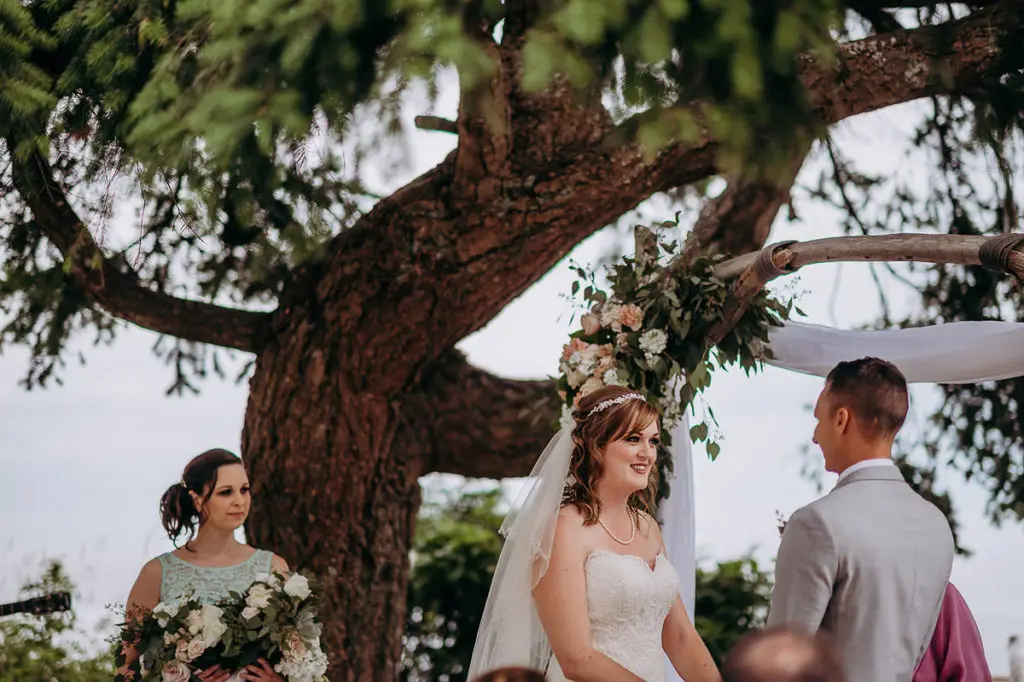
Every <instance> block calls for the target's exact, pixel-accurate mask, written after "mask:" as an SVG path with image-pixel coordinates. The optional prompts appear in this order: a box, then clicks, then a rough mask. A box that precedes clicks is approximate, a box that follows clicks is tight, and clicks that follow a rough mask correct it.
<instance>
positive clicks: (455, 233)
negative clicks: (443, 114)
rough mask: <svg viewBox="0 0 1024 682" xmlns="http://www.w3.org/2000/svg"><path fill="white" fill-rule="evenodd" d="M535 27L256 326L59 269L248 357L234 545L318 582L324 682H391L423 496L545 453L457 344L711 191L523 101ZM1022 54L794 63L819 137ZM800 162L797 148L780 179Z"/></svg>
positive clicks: (748, 209) (69, 247)
mask: <svg viewBox="0 0 1024 682" xmlns="http://www.w3.org/2000/svg"><path fill="white" fill-rule="evenodd" d="M884 4H889V3H884ZM533 7H534V3H532V2H529V1H527V0H519V1H516V0H510V1H509V2H507V3H506V11H507V13H508V17H507V19H506V23H505V27H504V32H503V37H502V43H501V44H500V45H496V44H489V43H486V41H487V40H488V39H487V37H486V32H483V33H482V34H481V36H480V40H482V41H485V48H486V49H488V50H489V51H491V52H492V53H493V54H496V55H497V56H498V57H499V60H500V63H501V69H500V71H499V74H498V75H497V77H496V78H495V79H494V81H493V82H492V83H490V84H489V86H488V87H485V88H481V89H479V90H477V91H474V92H471V93H464V96H465V99H464V101H463V104H462V106H461V107H460V112H459V118H458V120H457V121H455V122H453V123H454V125H453V126H452V127H451V128H450V130H451V131H453V132H456V133H457V135H458V138H459V144H458V148H457V150H456V151H455V152H454V153H453V154H452V155H451V156H450V157H449V158H448V159H447V160H446V161H444V162H443V163H442V164H440V165H439V166H438V167H437V168H434V169H432V170H431V171H429V172H427V173H425V174H424V175H423V176H422V177H420V178H419V179H417V180H416V181H414V182H413V183H411V184H410V185H408V186H406V187H405V188H403V189H401V190H399V191H398V192H396V193H395V194H394V195H392V196H390V197H388V198H386V199H384V200H382V201H381V202H380V203H379V204H378V205H377V206H376V207H375V208H374V209H373V210H372V211H370V212H369V213H368V214H367V215H366V216H365V217H364V218H363V219H362V220H361V221H360V223H359V224H358V225H357V226H355V227H354V228H352V229H351V230H348V231H346V232H344V233H342V234H341V235H339V236H338V237H337V238H335V239H334V240H333V241H332V242H331V243H330V244H328V245H327V247H326V251H325V252H326V254H327V255H326V256H325V257H324V258H323V259H322V260H320V261H317V262H315V263H312V264H310V265H307V266H305V267H303V268H301V269H300V270H298V271H296V272H295V273H294V277H293V278H292V281H291V282H290V283H289V284H288V285H287V286H286V287H285V290H284V292H283V294H282V296H281V299H280V301H279V306H278V309H277V310H276V311H275V312H274V313H272V314H271V315H270V316H269V317H264V316H262V315H255V314H251V313H240V312H239V311H230V310H221V309H216V307H215V306H208V305H206V304H196V303H189V302H181V301H179V300H177V299H173V298H172V297H166V296H163V295H162V294H156V293H154V292H152V291H149V290H147V289H145V287H142V285H141V284H140V283H139V282H138V281H137V280H136V279H134V276H133V275H132V274H131V273H130V272H127V271H126V270H124V269H123V268H122V267H120V266H118V267H114V266H113V265H112V264H109V263H108V261H106V260H102V259H101V260H100V261H99V263H100V267H99V268H98V269H96V268H92V269H90V268H84V267H77V266H76V267H74V269H73V271H72V272H73V274H74V275H75V277H76V280H77V281H78V282H79V285H80V286H82V287H83V289H84V290H85V291H86V293H87V294H88V295H89V296H91V297H92V298H93V300H94V301H95V302H96V303H97V304H98V305H100V306H103V307H105V308H106V309H107V310H108V311H110V312H111V314H114V315H117V316H120V317H124V318H125V319H128V320H130V321H132V322H134V323H136V324H139V325H141V326H144V327H147V328H150V329H155V330H157V331H160V332H162V333H166V334H171V335H174V336H179V337H181V338H185V339H191V340H198V341H204V342H210V343H217V344H222V345H227V346H231V347H235V348H243V349H247V350H252V351H254V352H256V353H257V363H256V368H255V373H254V375H253V378H252V381H251V393H250V399H249V404H248V407H247V410H246V416H245V427H244V432H243V439H242V450H243V456H244V457H245V458H246V460H247V462H248V463H249V465H250V468H251V477H252V481H253V486H254V491H255V499H256V504H255V506H254V508H253V513H252V516H251V518H250V521H249V523H248V526H247V532H248V534H249V537H250V538H251V539H252V541H253V542H255V543H256V544H258V545H262V546H265V547H268V548H271V549H274V550H275V551H277V552H279V553H280V554H282V555H283V556H285V557H286V558H287V559H288V560H289V562H290V563H291V564H292V565H293V566H294V567H297V568H301V569H311V570H313V571H314V572H315V573H316V574H317V575H318V576H319V578H320V579H321V580H322V581H323V587H324V589H325V595H326V601H327V606H328V611H327V614H326V615H327V618H328V619H329V622H328V626H327V630H326V634H325V637H326V641H327V644H328V647H329V648H330V650H331V652H332V656H333V660H334V664H333V668H332V673H331V675H332V679H334V680H367V679H381V680H385V679H393V676H394V671H395V665H396V662H397V660H398V655H399V645H400V640H401V633H402V629H403V625H404V618H405V613H404V605H405V595H406V583H407V574H408V551H409V547H410V541H411V537H412V532H413V527H414V521H415V516H416V512H417V508H418V504H419V489H418V484H417V479H418V477H419V476H420V475H421V474H424V473H427V472H428V471H431V470H438V471H449V472H453V473H461V474H466V475H484V476H506V475H516V474H522V473H525V472H526V471H527V470H528V468H529V463H530V461H531V459H532V457H534V456H535V455H536V453H537V452H539V450H540V448H541V447H542V446H543V443H544V441H546V439H547V437H548V435H549V433H550V426H549V424H550V423H551V422H550V421H548V419H547V415H550V414H553V413H554V410H553V407H552V403H551V402H550V401H551V400H552V394H551V393H550V392H548V390H547V388H546V384H545V382H517V381H509V380H503V379H499V378H496V377H492V376H490V375H488V374H487V373H486V372H483V371H480V370H476V369H474V368H472V367H470V366H469V365H468V364H467V363H466V362H465V360H464V359H463V358H462V357H461V356H460V355H459V354H457V353H455V352H454V351H453V350H452V349H453V347H454V346H455V344H456V343H457V342H458V341H460V340H461V339H462V338H464V337H465V336H466V335H467V334H469V333H471V332H473V331H475V330H477V329H479V328H480V327H482V326H483V325H484V324H486V323H487V322H488V321H490V320H491V319H492V318H493V317H494V316H495V315H497V314H498V313H499V312H500V311H501V310H502V309H503V308H504V307H505V306H506V305H507V304H508V303H509V302H510V301H512V300H513V299H514V298H516V297H517V296H518V295H519V294H521V293H522V292H523V291H524V290H525V289H526V288H527V287H529V286H530V285H531V284H532V283H534V282H535V281H537V280H538V279H539V278H540V277H541V276H542V275H543V274H544V273H545V272H547V271H548V270H549V269H550V268H551V267H552V266H553V265H555V264H556V263H557V262H558V261H559V260H561V259H562V258H563V257H564V256H565V255H566V254H567V253H568V252H569V251H570V250H571V249H572V248H573V246H575V245H576V244H577V243H579V242H580V241H581V240H582V239H583V238H585V237H586V236H588V235H589V234H591V233H593V232H594V231H596V230H598V229H600V228H601V227H603V226H604V225H606V224H609V223H610V222H612V221H614V220H615V219H616V218H617V217H618V216H620V215H621V214H622V213H624V212H625V211H627V210H629V209H631V208H633V207H635V206H636V205H637V204H638V203H640V202H641V201H643V200H644V199H646V198H648V197H649V196H651V195H652V194H654V193H656V192H659V191H665V190H668V189H671V188H673V187H678V186H681V185H685V184H687V183H690V182H694V181H697V180H701V179H704V178H707V177H709V176H711V175H713V174H714V173H715V172H716V169H715V165H714V160H715V143H714V141H713V140H710V139H704V140H701V141H698V142H697V143H694V144H690V145H681V144H680V145H675V146H672V147H670V148H668V149H666V150H664V151H663V152H662V153H661V154H659V155H658V156H657V157H656V158H654V159H653V160H645V158H644V156H643V154H642V153H641V151H640V150H639V149H638V148H637V147H635V146H619V147H612V148H609V147H608V146H607V145H601V144H598V143H599V142H602V141H603V140H606V139H615V138H617V137H619V136H618V135H617V132H618V131H616V130H615V129H614V128H613V126H612V124H611V121H610V118H609V116H608V114H607V112H606V111H605V110H604V109H603V108H602V107H601V106H600V100H599V97H597V96H595V97H593V98H591V102H590V103H589V105H584V106H580V105H578V100H577V102H574V101H573V99H572V97H571V96H570V95H569V93H568V92H567V91H565V89H563V88H555V89H553V90H552V91H550V92H548V93H544V94H542V95H529V94H526V93H523V92H520V91H519V90H518V89H517V87H516V83H517V75H518V71H519V69H520V66H519V65H520V54H519V50H520V47H521V45H522V36H523V35H524V34H525V32H526V31H527V30H528V29H529V27H530V23H531V21H532V18H533ZM1022 35H1024V31H1021V28H1020V24H1019V20H1018V19H1017V18H1016V16H1015V15H1014V13H1013V12H1011V11H1008V10H1006V9H1001V8H1000V7H996V8H995V9H993V10H991V11H983V12H976V13H975V14H974V15H972V16H971V17H968V18H967V19H963V20H959V21H955V22H951V24H950V25H949V26H947V27H945V28H944V30H936V29H926V30H920V31H901V32H899V33H896V34H892V35H884V36H872V37H869V38H866V39H864V40H861V41H856V42H853V43H849V44H846V45H844V46H842V47H840V49H839V52H840V60H839V65H838V67H836V68H835V69H824V68H821V67H820V66H817V65H816V64H815V63H814V62H812V61H811V60H810V59H807V60H804V61H803V62H802V63H801V74H802V77H803V79H804V81H805V83H806V84H807V85H808V87H809V88H810V89H811V91H812V94H813V101H814V102H815V107H816V110H817V112H818V114H819V115H820V117H821V119H822V121H823V122H824V123H826V124H830V123H835V122H837V121H840V120H842V119H844V118H847V117H849V116H853V115H856V114H859V113H865V112H868V111H873V110H876V109H879V108H883V107H886V106H891V105H894V104H898V103H901V102H906V101H909V100H913V99H916V98H919V97H924V96H929V95H938V94H943V93H948V92H950V91H951V90H954V89H961V88H966V87H969V86H971V85H974V84H978V83H980V82H983V81H984V80H986V79H990V78H993V77H996V76H998V73H999V72H1001V71H1003V70H1005V69H1008V68H1011V67H1012V66H1013V65H1009V64H1007V63H1006V60H1005V58H1004V57H1003V52H1002V50H1001V47H1002V45H1003V44H1004V43H1005V41H1007V40H1011V39H1013V40H1019V39H1020V38H1021V37H1022ZM625 125H627V126H628V125H629V123H628V122H627V123H626V124H625ZM17 142H18V141H17V140H8V143H9V148H17V146H18V144H17ZM805 151H806V150H794V156H793V167H792V174H793V175H795V173H796V171H797V170H798V169H799V165H800V163H801V159H802V158H803V155H804V153H805ZM40 169H43V170H42V171H41V170H40ZM12 172H13V175H14V177H15V179H16V182H18V189H19V191H20V192H21V193H22V194H23V195H24V197H25V199H26V202H27V203H28V205H29V206H30V207H31V209H32V211H33V212H34V213H35V215H36V218H37V220H38V222H39V224H40V227H41V229H43V230H44V231H45V232H46V234H47V235H48V236H49V237H50V239H51V241H52V242H53V244H54V245H55V246H56V247H57V248H58V249H59V250H60V251H61V253H62V254H63V256H64V257H65V258H66V259H71V260H72V261H73V265H74V262H75V258H76V255H81V253H82V252H81V251H80V249H82V248H85V249H86V251H85V253H86V255H90V256H91V255H92V254H98V253H99V250H98V247H96V246H95V244H94V243H92V240H91V237H89V235H88V230H86V229H85V226H84V225H83V224H82V222H81V221H80V220H79V219H78V218H77V216H75V215H74V212H73V211H72V210H71V208H70V206H69V205H68V203H67V201H66V199H65V198H64V197H63V195H62V193H61V192H60V191H58V190H59V188H57V187H56V185H55V183H53V182H52V178H50V179H47V177H46V173H45V164H41V165H38V164H37V165H31V164H19V165H18V166H17V167H16V168H14V169H13V170H12ZM789 182H791V179H790V180H788V181H786V182H782V183H775V184H772V185H771V186H767V185H764V184H761V183H758V182H756V181H747V180H737V181H736V182H734V183H732V185H731V186H730V187H729V189H728V190H727V191H726V193H725V194H724V195H723V196H722V197H721V198H720V199H719V200H717V201H716V202H715V203H714V204H713V205H712V206H711V207H710V208H709V209H708V211H707V213H706V214H705V216H704V218H703V219H702V221H701V223H700V225H699V226H698V227H697V230H698V233H699V234H701V235H702V236H703V237H704V238H705V239H706V240H707V241H709V242H717V243H718V244H719V245H720V246H721V247H722V248H723V249H724V250H727V251H729V252H732V253H740V252H745V251H752V250H756V249H757V248H759V247H760V246H761V245H762V243H763V241H764V239H765V237H766V236H767V232H768V228H769V226H770V224H771V221H772V219H773V218H774V216H775V214H776V213H777V211H778V209H779V207H780V206H781V205H783V204H784V203H785V201H786V199H787V197H788V185H789ZM83 245H84V247H83ZM85 262H88V261H85ZM126 273H127V274H126ZM143 300H144V301H145V304H144V305H142V304H140V303H139V301H143Z"/></svg>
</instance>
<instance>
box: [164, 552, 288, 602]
mask: <svg viewBox="0 0 1024 682" xmlns="http://www.w3.org/2000/svg"><path fill="white" fill-rule="evenodd" d="M273 558H274V555H273V554H271V553H270V552H267V551H265V550H262V549H258V550H256V553H255V554H253V555H252V556H251V557H249V558H248V559H246V560H245V561H243V562H242V563H240V564H237V565H235V566H196V565H194V564H190V563H189V562H187V561H185V560H183V559H179V558H178V557H176V556H175V555H173V554H171V553H169V552H168V553H167V554H161V555H160V556H159V557H158V559H159V560H160V565H161V566H162V567H163V578H162V579H161V580H160V601H164V602H166V601H172V600H175V599H179V598H181V597H183V596H185V595H186V594H188V593H190V592H191V593H192V594H193V595H194V596H195V597H196V598H198V599H199V601H201V602H203V603H204V604H213V603H216V602H219V601H221V600H223V599H226V598H227V596H228V593H229V592H243V591H244V590H246V589H248V587H249V586H250V585H252V583H253V582H254V581H255V580H256V576H258V575H260V574H261V573H269V572H270V566H271V561H272V560H273Z"/></svg>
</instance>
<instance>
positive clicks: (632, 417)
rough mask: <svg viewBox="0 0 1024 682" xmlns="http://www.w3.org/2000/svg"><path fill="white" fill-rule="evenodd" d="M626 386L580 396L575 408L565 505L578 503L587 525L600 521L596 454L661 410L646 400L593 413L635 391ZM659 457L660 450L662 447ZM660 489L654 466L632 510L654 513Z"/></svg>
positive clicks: (637, 429)
mask: <svg viewBox="0 0 1024 682" xmlns="http://www.w3.org/2000/svg"><path fill="white" fill-rule="evenodd" d="M634 392H635V391H632V390H630V389H628V388H625V387H623V386H605V387H604V388H599V389H598V390H596V391H594V392H593V393H590V394H588V395H586V396H584V397H583V398H582V399H580V401H579V404H578V405H577V407H576V410H575V413H574V414H575V418H576V428H575V429H573V432H572V442H573V450H572V458H571V459H570V461H569V479H568V481H567V482H566V484H565V490H564V491H563V493H562V504H563V505H567V504H572V505H575V507H576V508H577V509H579V510H580V513H581V514H582V515H583V519H584V523H585V524H586V525H593V524H595V523H597V519H598V517H599V516H600V515H601V500H599V499H598V498H597V492H596V491H597V481H598V479H600V478H601V472H602V469H601V460H600V458H599V457H598V456H597V455H598V453H600V452H601V451H602V450H603V449H604V448H605V447H606V446H607V445H608V444H609V443H614V442H615V441H617V440H620V439H622V438H626V437H627V436H629V435H631V434H634V433H638V432H640V431H643V430H644V429H646V428H647V427H648V426H649V425H650V424H651V422H653V421H656V420H657V419H658V416H659V415H658V410H657V409H656V408H655V407H654V406H653V405H651V404H650V403H649V402H647V401H646V400H627V401H625V402H623V403H620V404H618V405H612V406H611V407H609V408H607V409H604V410H601V411H600V412H597V413H594V412H593V409H594V408H595V407H597V405H598V404H599V403H601V402H603V401H605V400H613V399H615V398H619V397H621V396H624V395H626V394H627V393H634ZM658 456H659V459H660V457H661V452H660V449H659V453H658ZM657 492H658V467H657V466H652V467H651V473H650V475H649V477H648V479H647V487H646V488H644V489H643V490H638V491H636V492H635V493H633V494H632V495H631V496H630V498H629V506H630V507H631V508H633V509H636V510H639V511H643V512H646V513H648V514H651V515H653V513H654V509H655V495H656V494H657Z"/></svg>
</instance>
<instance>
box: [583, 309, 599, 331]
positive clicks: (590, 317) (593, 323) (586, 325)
mask: <svg viewBox="0 0 1024 682" xmlns="http://www.w3.org/2000/svg"><path fill="white" fill-rule="evenodd" d="M580 325H581V326H582V327H583V333H584V334H586V335H587V336H591V335H593V334H596V333H597V332H598V331H600V330H601V318H600V317H598V316H597V315H595V314H593V313H587V314H586V315H584V316H583V317H581V318H580Z"/></svg>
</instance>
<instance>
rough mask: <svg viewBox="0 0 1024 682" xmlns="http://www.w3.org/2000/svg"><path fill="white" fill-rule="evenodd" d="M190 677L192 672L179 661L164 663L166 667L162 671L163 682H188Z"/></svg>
mask: <svg viewBox="0 0 1024 682" xmlns="http://www.w3.org/2000/svg"><path fill="white" fill-rule="evenodd" d="M190 677H192V671H191V670H189V669H188V666H187V665H185V664H184V663H182V662H181V661H179V660H177V659H175V660H173V661H168V662H167V663H164V667H163V668H161V669H160V679H161V680H163V682H188V679H189V678H190Z"/></svg>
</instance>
